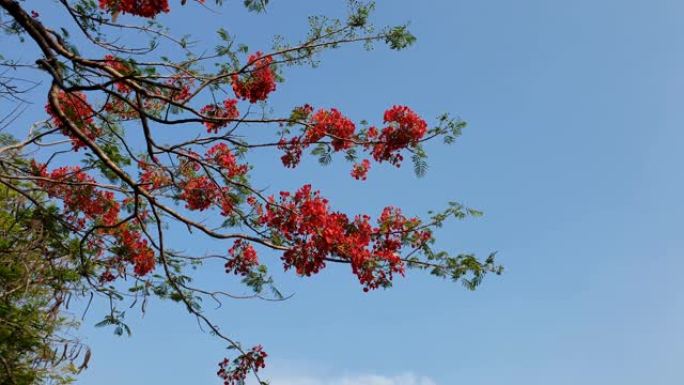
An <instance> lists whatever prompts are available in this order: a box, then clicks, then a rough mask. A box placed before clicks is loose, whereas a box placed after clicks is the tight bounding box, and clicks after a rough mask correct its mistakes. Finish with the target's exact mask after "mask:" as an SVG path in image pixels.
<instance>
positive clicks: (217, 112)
mask: <svg viewBox="0 0 684 385" xmlns="http://www.w3.org/2000/svg"><path fill="white" fill-rule="evenodd" d="M200 113H201V114H202V115H204V116H206V117H207V118H210V119H207V120H205V121H204V125H205V126H207V132H213V133H217V132H218V130H219V128H222V127H225V126H226V125H228V123H230V121H231V120H235V119H236V118H237V117H238V116H240V112H239V111H238V109H237V100H235V99H226V100H225V101H224V102H223V106H219V105H217V104H209V105H206V106H204V107H202V109H201V110H200ZM213 119H216V120H218V121H214V120H213Z"/></svg>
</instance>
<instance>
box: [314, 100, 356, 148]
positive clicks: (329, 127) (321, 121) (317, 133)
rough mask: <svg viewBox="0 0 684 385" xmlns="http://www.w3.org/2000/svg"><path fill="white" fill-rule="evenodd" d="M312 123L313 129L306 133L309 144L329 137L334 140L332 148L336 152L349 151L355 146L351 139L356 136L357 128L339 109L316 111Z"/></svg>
mask: <svg viewBox="0 0 684 385" xmlns="http://www.w3.org/2000/svg"><path fill="white" fill-rule="evenodd" d="M311 123H312V124H313V127H312V128H310V129H309V130H308V131H307V132H306V142H307V143H314V142H317V141H319V140H320V139H321V138H323V137H324V136H329V137H331V138H332V146H333V148H334V149H335V151H340V150H344V149H348V148H350V147H352V146H353V145H354V143H353V142H352V141H351V139H352V137H353V136H354V131H355V129H356V126H354V122H352V121H351V120H349V119H348V118H347V117H345V116H344V115H342V113H340V111H338V110H337V109H335V108H332V109H330V111H326V110H324V109H320V110H318V111H316V113H315V114H314V115H313V117H312V118H311Z"/></svg>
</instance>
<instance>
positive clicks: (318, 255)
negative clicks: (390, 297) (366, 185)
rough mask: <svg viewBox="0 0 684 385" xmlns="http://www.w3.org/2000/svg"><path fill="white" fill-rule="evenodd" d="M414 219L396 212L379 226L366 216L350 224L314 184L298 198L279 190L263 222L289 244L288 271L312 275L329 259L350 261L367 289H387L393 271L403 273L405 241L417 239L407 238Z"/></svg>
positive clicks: (386, 213)
mask: <svg viewBox="0 0 684 385" xmlns="http://www.w3.org/2000/svg"><path fill="white" fill-rule="evenodd" d="M416 221H417V220H415V219H412V220H409V219H406V218H405V217H404V216H402V215H401V212H399V210H397V209H393V208H387V209H385V211H383V214H382V215H381V217H380V219H379V220H378V227H376V228H373V227H372V226H371V225H370V218H369V217H368V216H365V215H364V216H357V217H356V218H354V220H353V221H350V220H349V218H348V217H347V216H346V215H345V214H343V213H340V212H331V211H330V209H329V208H328V201H327V200H326V199H323V198H321V197H320V194H319V192H317V191H316V192H313V191H311V186H310V185H305V186H303V187H302V188H300V189H299V190H297V192H296V193H295V194H294V195H291V194H290V193H287V192H281V193H280V199H279V200H278V201H277V202H276V200H275V198H273V197H271V198H270V203H269V204H268V205H267V207H266V210H264V211H263V212H261V214H260V222H261V224H262V225H265V226H266V227H267V228H269V229H271V231H272V232H274V233H276V234H278V236H279V237H280V238H282V239H284V240H285V241H286V243H287V244H289V245H290V247H289V249H288V250H286V251H285V252H284V253H283V256H282V260H283V263H284V266H285V269H286V270H287V269H290V268H295V270H296V271H297V274H300V275H306V276H310V275H312V274H316V273H318V272H319V271H320V270H321V269H322V268H324V267H325V262H326V259H328V258H335V259H342V260H346V261H349V262H350V264H351V267H352V272H353V273H354V274H356V275H357V277H358V278H359V281H360V282H361V284H362V285H363V286H364V290H365V291H368V290H370V289H376V288H378V287H385V286H388V285H390V284H391V280H392V275H393V274H394V273H399V274H403V272H404V264H403V261H402V260H401V258H400V257H399V252H400V251H401V248H402V246H403V245H404V243H405V240H409V239H413V238H412V237H410V236H409V235H410V234H412V233H413V230H412V229H413V228H414V227H415V226H416V224H417V223H418V222H416ZM412 226H413V227H412Z"/></svg>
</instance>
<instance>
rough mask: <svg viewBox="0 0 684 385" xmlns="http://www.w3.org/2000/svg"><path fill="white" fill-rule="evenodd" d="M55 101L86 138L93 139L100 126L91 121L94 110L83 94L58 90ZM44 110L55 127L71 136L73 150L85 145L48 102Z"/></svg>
mask: <svg viewBox="0 0 684 385" xmlns="http://www.w3.org/2000/svg"><path fill="white" fill-rule="evenodd" d="M57 101H58V103H59V108H60V109H61V111H62V113H63V114H64V115H65V116H66V118H67V119H68V120H69V121H70V122H71V123H73V124H74V125H75V126H76V127H77V128H78V129H79V130H80V131H81V132H82V133H83V134H84V135H85V136H86V137H88V139H90V140H95V138H97V137H98V136H99V135H100V128H99V127H97V126H95V123H94V122H93V117H94V115H95V111H94V110H93V108H92V107H91V106H90V104H88V100H87V99H86V96H85V94H83V93H81V92H71V93H66V92H64V91H61V90H60V91H59V94H58V95H57ZM45 111H46V112H47V113H48V115H50V117H51V118H52V124H53V125H54V126H55V127H59V129H60V130H61V131H62V133H63V134H64V135H66V136H68V137H69V138H71V145H72V147H73V149H74V150H75V151H78V150H79V149H80V148H82V147H86V144H85V143H84V142H83V141H82V140H81V139H79V138H78V137H77V136H76V135H75V134H74V132H73V131H72V130H71V129H70V128H69V126H68V125H67V124H66V123H65V122H63V121H62V119H60V117H59V116H58V115H57V113H56V111H54V110H53V109H52V106H51V105H50V103H48V104H46V105H45Z"/></svg>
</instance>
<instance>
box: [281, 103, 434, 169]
mask: <svg viewBox="0 0 684 385" xmlns="http://www.w3.org/2000/svg"><path fill="white" fill-rule="evenodd" d="M312 112H313V108H312V107H311V106H309V105H305V106H303V107H298V108H295V109H294V111H293V112H292V117H291V119H292V120H295V121H304V122H306V123H307V126H308V128H307V129H306V130H305V131H304V133H303V134H301V135H299V136H294V137H292V138H289V139H288V138H281V139H280V141H279V142H278V148H279V149H281V150H283V151H284V154H283V156H282V157H280V160H281V161H282V162H283V165H284V166H285V167H293V168H294V167H296V166H297V165H298V164H299V162H300V161H301V158H302V153H303V152H304V150H305V149H306V148H307V147H309V146H311V145H312V144H314V143H317V142H319V141H320V140H321V139H322V138H324V137H326V136H328V137H330V138H331V142H330V144H331V145H332V149H333V151H343V150H347V149H350V148H352V147H354V145H356V144H360V145H362V146H363V147H364V148H365V149H366V150H369V151H370V153H371V155H372V156H373V159H375V161H377V162H383V161H389V162H390V163H392V164H394V165H396V166H399V165H400V164H401V161H402V160H403V157H402V155H401V154H400V153H399V152H400V151H401V150H403V149H405V148H408V147H411V146H415V145H417V144H418V142H420V140H421V139H422V138H423V137H424V136H425V134H426V133H427V123H426V122H425V120H423V119H421V118H420V116H418V114H416V113H415V112H413V110H411V109H410V108H408V107H406V106H393V107H392V108H390V109H388V110H387V111H385V114H384V122H385V123H387V126H386V127H385V128H383V129H382V132H378V129H377V128H375V127H370V128H369V129H368V130H367V131H366V132H365V135H364V133H363V132H361V133H360V134H357V133H356V132H355V131H356V128H355V126H354V123H353V122H352V121H351V120H349V119H348V118H347V117H345V116H344V115H342V114H341V113H340V112H339V111H338V110H337V109H335V108H332V109H330V110H324V109H319V110H318V111H316V112H315V113H312ZM369 168H370V162H369V161H368V160H363V161H362V162H361V163H357V164H355V165H354V168H353V169H352V171H351V175H352V176H353V177H354V178H355V179H359V180H365V179H366V175H367V173H368V170H369Z"/></svg>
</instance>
